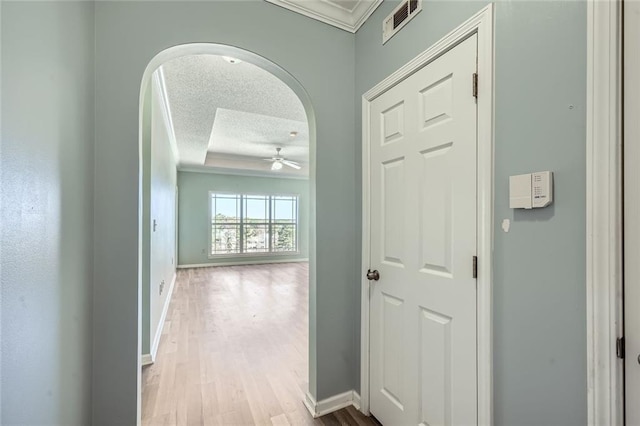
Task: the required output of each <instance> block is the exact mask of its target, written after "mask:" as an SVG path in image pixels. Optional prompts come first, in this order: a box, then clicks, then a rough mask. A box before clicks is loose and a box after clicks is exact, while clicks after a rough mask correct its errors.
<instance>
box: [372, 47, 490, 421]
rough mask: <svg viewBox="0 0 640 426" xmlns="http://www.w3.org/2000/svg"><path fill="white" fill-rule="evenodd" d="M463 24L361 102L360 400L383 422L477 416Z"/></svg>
mask: <svg viewBox="0 0 640 426" xmlns="http://www.w3.org/2000/svg"><path fill="white" fill-rule="evenodd" d="M476 57H477V40H476V36H472V37H470V38H469V39H467V40H465V41H464V42H462V43H461V44H459V45H458V46H456V47H455V48H453V49H452V50H450V51H449V52H447V53H446V54H444V55H443V56H441V57H440V58H438V59H436V60H435V61H434V62H432V63H430V64H429V65H427V66H426V67H424V68H422V69H421V70H419V71H418V72H416V73H415V74H413V75H412V76H410V77H409V78H407V79H405V80H403V81H402V82H400V83H399V84H397V85H396V86H395V87H393V88H392V89H390V90H388V91H387V92H385V93H384V94H382V95H380V96H379V97H378V98H376V99H375V100H373V101H372V103H371V108H370V114H371V115H370V123H371V124H370V129H369V131H370V141H371V147H370V162H371V163H370V171H371V172H370V179H371V182H370V187H371V206H370V210H371V254H370V255H371V266H372V269H378V270H379V271H380V276H381V278H380V280H379V281H377V282H372V284H371V285H372V291H371V305H370V306H371V311H370V321H371V322H370V339H371V340H370V357H371V360H370V381H371V385H370V388H371V393H370V398H371V400H370V409H371V412H372V413H373V414H374V415H375V416H376V417H377V418H378V419H379V420H380V421H381V422H382V423H383V424H386V425H401V424H428V425H430V426H435V425H463V424H464V425H471V424H476V423H477V403H476V399H477V397H476V396H477V389H476V388H477V386H476V288H475V279H474V278H473V275H472V272H473V271H472V258H473V256H474V255H475V253H476V180H477V179H476V151H477V149H476V143H477V137H476V132H477V130H476V103H475V99H474V97H473V95H472V75H473V73H475V72H476V71H475V70H476Z"/></svg>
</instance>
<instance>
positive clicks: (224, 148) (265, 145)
mask: <svg viewBox="0 0 640 426" xmlns="http://www.w3.org/2000/svg"><path fill="white" fill-rule="evenodd" d="M230 60H232V58H227V59H225V58H224V57H222V56H215V55H191V56H184V57H181V58H178V59H174V60H172V61H169V62H167V63H165V64H164V65H163V66H162V68H161V70H160V78H161V79H162V81H163V83H164V84H163V85H162V86H164V91H165V93H164V94H163V97H164V101H165V103H166V105H167V110H168V111H169V115H170V116H171V125H172V127H173V133H174V134H175V143H176V148H177V153H178V158H179V164H178V167H179V168H180V169H183V170H187V169H190V170H194V169H198V170H202V171H205V169H206V171H215V172H218V173H220V172H224V173H233V174H251V175H268V176H272V177H306V176H308V173H309V132H308V124H307V118H306V113H305V110H304V107H303V106H302V103H301V102H300V99H299V98H298V97H297V95H296V94H295V93H294V92H293V90H291V89H290V88H289V87H288V86H287V85H286V84H285V83H283V82H282V81H281V80H279V79H278V78H277V77H275V76H274V75H272V74H271V73H269V72H267V71H265V70H263V69H261V68H259V67H257V66H255V65H252V64H250V63H247V62H242V61H237V60H232V62H230ZM292 132H293V133H294V134H295V136H292V135H291V134H292ZM276 148H282V151H281V155H282V156H283V157H284V158H286V159H288V160H292V161H295V162H298V163H300V165H301V166H302V167H301V169H300V170H295V169H292V168H289V167H285V168H283V169H281V170H271V164H272V163H271V162H269V161H265V160H264V159H265V158H272V157H273V156H274V155H276Z"/></svg>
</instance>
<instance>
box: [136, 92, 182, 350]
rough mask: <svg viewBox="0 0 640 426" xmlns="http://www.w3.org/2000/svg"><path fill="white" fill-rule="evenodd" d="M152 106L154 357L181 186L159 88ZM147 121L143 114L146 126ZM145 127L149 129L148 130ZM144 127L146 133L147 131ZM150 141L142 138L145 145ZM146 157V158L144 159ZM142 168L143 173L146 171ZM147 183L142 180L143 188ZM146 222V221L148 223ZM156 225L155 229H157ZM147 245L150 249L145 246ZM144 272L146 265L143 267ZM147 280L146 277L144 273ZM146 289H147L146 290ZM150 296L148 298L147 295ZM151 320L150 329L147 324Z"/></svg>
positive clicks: (146, 232) (148, 339) (149, 234)
mask: <svg viewBox="0 0 640 426" xmlns="http://www.w3.org/2000/svg"><path fill="white" fill-rule="evenodd" d="M150 89H151V102H150V105H149V107H150V109H151V111H150V113H149V119H150V123H149V124H150V126H149V129H148V130H150V135H149V136H150V137H149V140H148V142H149V143H150V147H149V150H148V151H147V150H146V149H144V145H143V163H147V162H148V164H149V165H148V169H149V173H148V175H149V187H148V194H143V203H144V200H145V199H146V198H147V196H148V198H149V215H148V218H146V217H144V215H143V226H145V225H146V226H148V228H146V229H143V238H146V239H148V241H143V255H144V254H146V253H144V250H145V249H148V250H149V252H148V253H149V255H148V256H149V263H148V277H149V279H148V281H147V282H145V281H144V280H143V299H142V318H143V329H142V353H143V354H151V352H153V350H154V344H155V348H156V349H157V344H158V342H159V338H160V332H161V330H162V324H161V323H162V312H163V311H164V310H165V309H166V305H167V303H169V291H170V289H171V285H172V282H173V280H174V279H175V273H176V226H177V223H176V186H177V183H178V178H177V170H176V161H175V157H174V154H173V150H172V148H171V136H170V129H169V127H168V126H169V124H168V123H167V121H166V120H165V115H164V112H163V111H164V104H163V101H162V98H161V96H160V92H159V88H158V87H157V85H156V84H152V85H151V87H150ZM145 118H147V113H146V111H143V122H144V120H145ZM145 127H146V126H145ZM145 127H143V129H144V130H146V128H145ZM144 142H147V138H146V137H145V135H143V144H144ZM145 154H147V155H145ZM146 168H147V166H146V164H143V169H146ZM144 183H145V180H143V184H144ZM145 219H147V221H145ZM154 223H155V226H154ZM147 242H148V246H146V245H145V244H144V243H147ZM142 267H143V272H144V270H145V269H147V265H145V264H143V266H142ZM143 276H144V273H143ZM145 285H146V287H147V288H145ZM145 290H146V291H147V293H148V295H147V297H146V298H145V297H144V296H145V295H144V293H145ZM145 320H148V324H149V326H148V329H147V330H145V328H144V322H145Z"/></svg>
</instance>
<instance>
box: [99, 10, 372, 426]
mask: <svg viewBox="0 0 640 426" xmlns="http://www.w3.org/2000/svg"><path fill="white" fill-rule="evenodd" d="M95 7H96V145H95V150H96V157H97V158H100V159H101V161H98V162H97V163H96V174H95V178H96V182H95V215H94V223H95V246H94V259H95V265H94V266H95V267H94V269H95V271H94V279H95V285H94V287H95V295H94V300H95V303H94V305H93V315H94V317H95V321H94V330H93V331H94V336H95V340H94V341H95V347H94V358H93V390H92V391H93V420H94V424H96V425H100V424H131V423H133V422H134V420H135V412H136V404H135V397H136V391H137V386H136V374H137V365H136V358H137V354H138V347H137V346H138V344H137V330H136V328H135V327H134V325H135V324H136V321H137V318H138V315H137V314H138V312H137V306H138V304H137V289H136V283H137V280H138V267H137V253H138V246H137V239H138V214H137V212H138V185H137V182H138V175H139V169H138V106H139V105H138V96H139V92H140V82H141V79H142V75H143V72H144V70H145V67H146V66H147V64H148V63H149V61H150V60H151V59H152V58H153V57H154V56H155V55H156V54H157V53H158V52H160V51H162V50H164V49H167V48H169V47H172V46H175V45H177V44H181V43H192V42H211V43H223V44H231V45H234V46H237V47H240V48H244V49H247V50H249V51H252V52H255V53H257V54H259V55H262V56H264V57H266V58H268V59H270V60H271V61H273V62H275V63H276V64H278V65H280V66H281V67H282V68H284V69H285V70H287V71H288V72H289V73H291V74H292V75H293V76H294V77H295V78H296V79H297V80H298V81H299V82H300V84H301V85H302V86H303V87H304V88H305V89H306V91H307V93H308V95H309V98H310V99H311V103H312V106H313V111H314V113H315V123H316V137H317V149H316V153H315V154H316V155H315V159H316V166H317V169H316V170H317V174H316V185H315V188H312V193H313V191H314V190H315V194H316V202H317V204H316V205H317V207H316V210H315V212H310V216H311V217H314V215H315V217H316V220H315V227H316V233H317V245H316V246H317V250H316V253H315V257H316V264H315V267H312V269H311V276H312V278H311V287H310V292H311V293H312V295H313V296H312V300H311V305H310V316H311V317H312V320H311V321H310V323H311V324H312V326H311V330H310V351H309V352H310V358H311V359H310V378H309V379H310V380H309V382H310V385H309V387H310V391H311V393H312V394H313V395H314V396H315V397H316V398H318V399H323V398H326V397H328V396H331V395H334V394H337V393H340V392H344V391H347V390H349V389H352V388H353V386H354V382H353V371H354V367H355V366H356V358H357V357H358V356H359V354H358V353H356V352H355V347H354V344H353V340H354V336H355V328H356V322H355V320H354V309H355V307H356V306H357V305H358V303H359V299H358V298H357V297H356V292H355V291H354V288H355V286H358V285H359V273H358V272H357V269H358V267H357V265H358V264H359V259H358V256H357V253H356V239H355V238H356V229H357V227H358V225H357V223H356V214H355V210H356V205H357V204H358V203H359V193H358V192H357V190H356V186H355V174H354V166H355V155H356V152H355V147H354V140H355V131H354V122H355V117H354V114H355V105H354V103H355V100H354V96H353V94H354V92H355V86H354V75H355V74H354V71H355V68H354V67H355V54H354V47H355V38H354V36H353V35H352V34H349V33H347V32H344V31H340V30H338V29H335V28H333V27H330V26H328V25H326V24H323V23H320V22H317V21H313V20H310V19H309V18H306V17H304V16H301V15H298V14H295V13H293V12H290V11H287V10H285V9H282V8H279V7H277V6H274V5H273V4H269V3H267V2H264V1H212V2H170V1H168V2H164V1H162V2H149V1H139V2H131V1H127V2H97V3H96V6H95ZM312 225H313V224H312ZM313 256H314V253H311V255H310V257H312V258H313ZM313 276H317V283H316V282H314V279H313ZM316 284H317V285H316ZM114 306H117V307H118V309H117V314H115V313H114V310H113V307H114ZM316 348H317V349H318V350H317V352H316ZM114 365H117V366H118V368H117V369H114V368H113V367H112V366H114Z"/></svg>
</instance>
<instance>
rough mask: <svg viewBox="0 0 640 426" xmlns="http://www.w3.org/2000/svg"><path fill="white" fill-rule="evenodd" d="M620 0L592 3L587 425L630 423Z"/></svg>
mask: <svg viewBox="0 0 640 426" xmlns="http://www.w3.org/2000/svg"><path fill="white" fill-rule="evenodd" d="M621 19H622V0H605V1H602V0H589V2H588V4H587V141H586V142H587V144H586V148H587V153H586V154H587V170H586V179H587V194H586V195H587V211H586V213H587V241H586V242H587V251H586V255H587V257H586V261H587V271H586V279H587V404H588V424H589V425H593V426H599V425H610V426H617V425H622V424H624V414H623V402H624V400H623V395H624V392H623V384H624V377H623V364H622V360H619V359H618V358H617V357H616V348H615V342H616V338H617V337H619V336H622V326H623V324H622V166H621V164H622V128H621V123H622V91H621V87H622V85H621V83H622V78H621V76H622V67H621V65H622V51H621V47H622V25H621Z"/></svg>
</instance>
